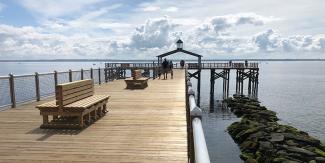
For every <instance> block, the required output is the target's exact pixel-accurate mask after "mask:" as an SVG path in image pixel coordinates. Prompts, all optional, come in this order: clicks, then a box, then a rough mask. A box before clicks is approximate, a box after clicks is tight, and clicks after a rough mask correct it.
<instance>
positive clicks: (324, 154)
mask: <svg viewBox="0 0 325 163" xmlns="http://www.w3.org/2000/svg"><path fill="white" fill-rule="evenodd" d="M315 153H317V154H319V155H321V156H322V157H325V152H324V151H322V150H320V149H318V148H316V149H315Z"/></svg>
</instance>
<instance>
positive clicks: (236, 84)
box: [236, 69, 238, 94]
mask: <svg viewBox="0 0 325 163" xmlns="http://www.w3.org/2000/svg"><path fill="white" fill-rule="evenodd" d="M236 94H238V69H236Z"/></svg>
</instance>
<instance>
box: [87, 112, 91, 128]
mask: <svg viewBox="0 0 325 163" xmlns="http://www.w3.org/2000/svg"><path fill="white" fill-rule="evenodd" d="M86 116H87V117H88V125H90V124H91V116H90V113H88V114H87V115H86Z"/></svg>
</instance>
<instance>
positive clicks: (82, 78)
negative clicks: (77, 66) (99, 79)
mask: <svg viewBox="0 0 325 163" xmlns="http://www.w3.org/2000/svg"><path fill="white" fill-rule="evenodd" d="M80 79H81V80H84V69H81V70H80Z"/></svg>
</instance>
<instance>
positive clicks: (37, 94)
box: [35, 72, 41, 101]
mask: <svg viewBox="0 0 325 163" xmlns="http://www.w3.org/2000/svg"><path fill="white" fill-rule="evenodd" d="M35 92H36V101H40V99H41V95H40V87H39V75H38V73H37V72H35Z"/></svg>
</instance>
